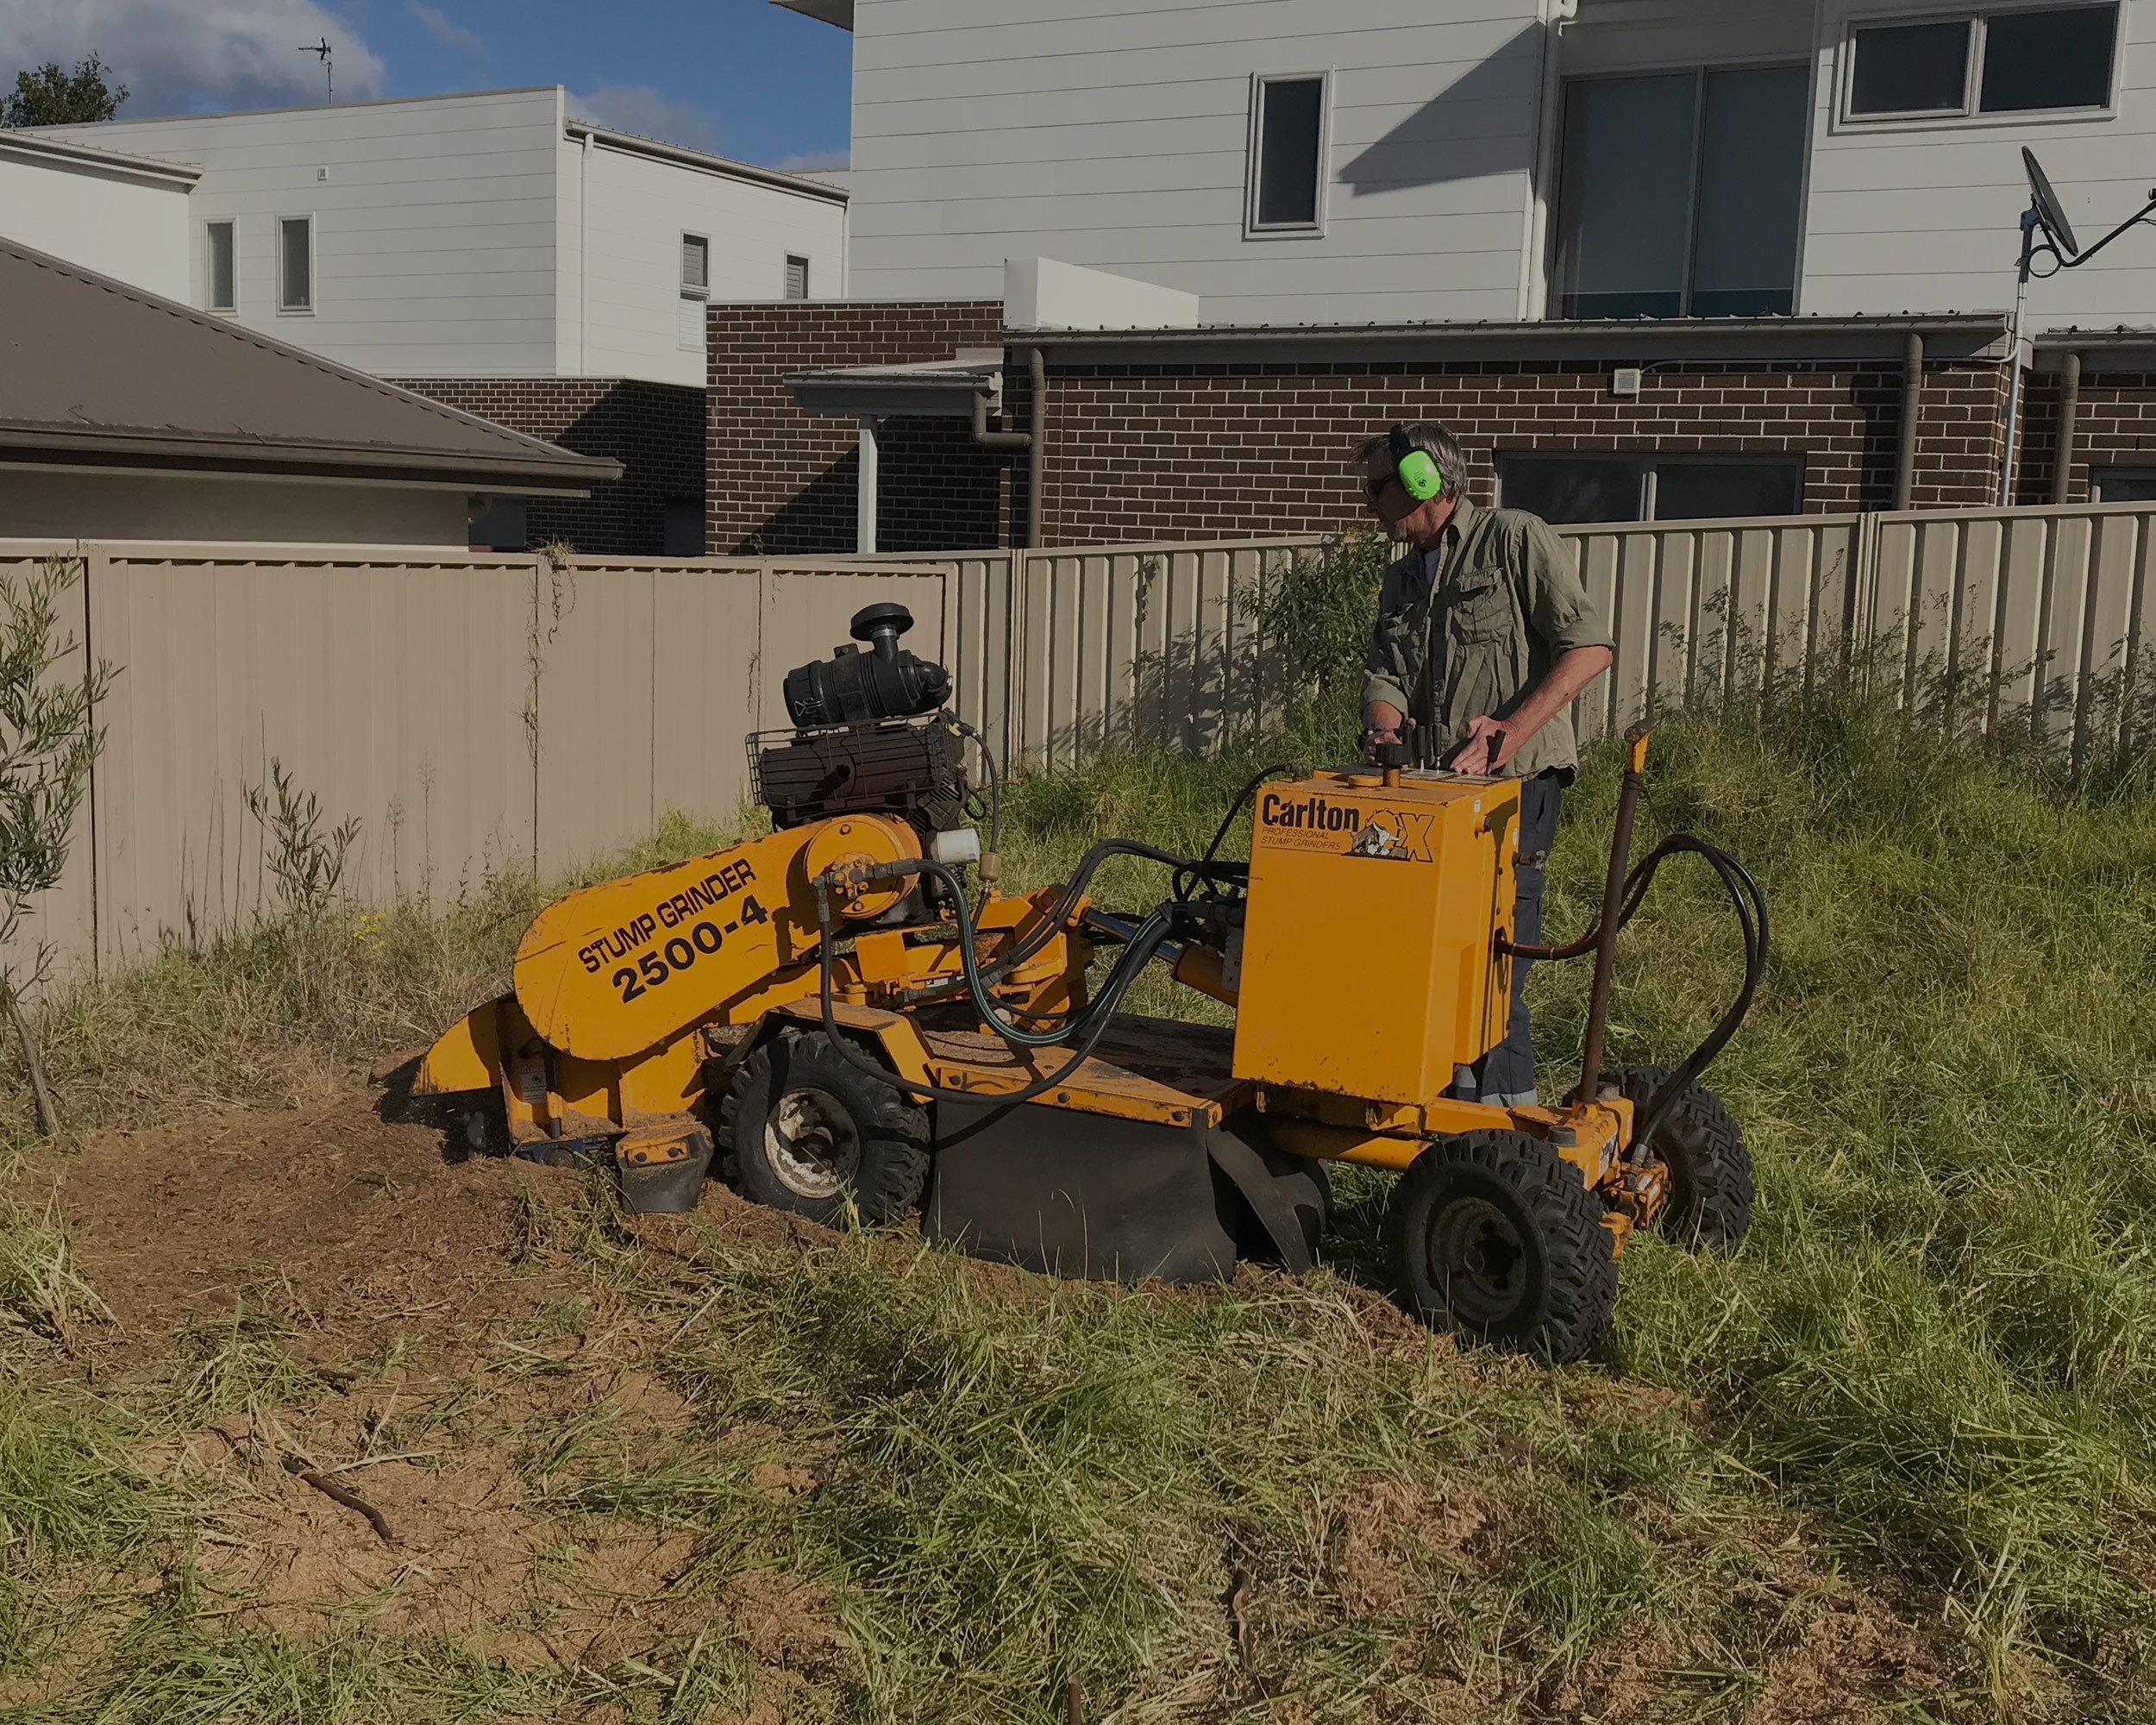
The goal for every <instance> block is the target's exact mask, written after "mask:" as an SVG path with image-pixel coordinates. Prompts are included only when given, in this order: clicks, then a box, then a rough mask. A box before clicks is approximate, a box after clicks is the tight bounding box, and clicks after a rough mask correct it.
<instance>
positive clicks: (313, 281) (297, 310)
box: [235, 210, 322, 317]
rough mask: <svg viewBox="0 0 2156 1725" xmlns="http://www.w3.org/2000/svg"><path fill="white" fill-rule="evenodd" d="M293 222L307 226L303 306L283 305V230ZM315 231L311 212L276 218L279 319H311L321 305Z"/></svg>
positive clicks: (320, 283)
mask: <svg viewBox="0 0 2156 1725" xmlns="http://www.w3.org/2000/svg"><path fill="white" fill-rule="evenodd" d="M293 222H304V223H306V224H307V303H306V304H304V305H287V304H285V227H286V225H287V224H288V223H293ZM315 229H316V223H315V215H314V211H312V210H308V211H306V212H305V213H304V214H294V215H289V216H279V217H278V218H277V315H278V316H279V317H313V316H314V315H315V311H316V310H317V307H319V306H320V305H321V304H322V270H321V268H320V267H319V265H318V263H317V259H316V231H315ZM235 285H236V284H235Z"/></svg>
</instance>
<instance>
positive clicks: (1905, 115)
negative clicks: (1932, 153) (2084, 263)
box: [1833, 0, 2126, 133]
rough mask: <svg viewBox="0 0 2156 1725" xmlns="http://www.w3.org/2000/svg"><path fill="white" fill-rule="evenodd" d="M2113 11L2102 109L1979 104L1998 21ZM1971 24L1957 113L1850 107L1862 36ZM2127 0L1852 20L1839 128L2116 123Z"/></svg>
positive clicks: (1841, 78) (1839, 84)
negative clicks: (2103, 7) (1991, 32)
mask: <svg viewBox="0 0 2156 1725" xmlns="http://www.w3.org/2000/svg"><path fill="white" fill-rule="evenodd" d="M2106 3H2108V4H2109V6H2110V8H2111V78H2110V85H2109V89H2108V91H2106V93H2105V96H2104V100H2103V103H2102V105H2101V106H2097V107H2090V108H2021V109H2009V110H2000V111H1998V112H1996V113H1989V114H1987V113H1985V112H1984V110H1983V109H1982V108H1980V107H1979V106H1978V105H1977V104H1978V103H1980V102H1981V101H1982V100H1983V99H1984V48H1985V45H1986V41H1987V32H1988V27H1989V25H1990V21H1991V20H1992V19H1993V18H1995V17H1999V16H2006V15H2009V14H2013V15H2016V16H2018V15H2020V14H2022V13H2028V12H2074V11H2085V10H2088V9H2091V7H2092V6H2094V5H2096V4H2106ZM1962 22H1965V23H1967V24H1968V26H1969V53H1968V55H1967V58H1966V60H1965V62H1964V64H1963V66H1962V69H1961V106H1960V107H1959V108H1958V109H1956V110H1954V111H1953V112H1952V113H1946V112H1942V111H1940V110H1938V109H1934V108H1921V109H1912V110H1905V111H1903V112H1901V113H1895V114H1858V113H1854V112H1852V110H1851V107H1850V104H1851V103H1852V102H1854V101H1855V100H1856V96H1857V33H1858V31H1859V30H1878V29H1892V28H1895V27H1896V25H1900V24H1952V23H1962ZM2125 23H2126V0H2042V3H2032V0H2007V3H2001V4H1996V5H1990V6H1971V5H1968V4H1966V3H1964V4H1960V5H1954V6H1941V7H1937V8H1934V9H1931V10H1928V11H1899V12H1881V13H1878V14H1877V15H1875V16H1851V17H1847V18H1845V19H1844V20H1843V21H1842V28H1841V41H1840V45H1839V50H1838V52H1837V54H1836V66H1835V69H1834V109H1833V129H1834V130H1835V131H1836V132H1857V133H1864V132H1908V131H1919V132H1937V131H1951V130H1954V129H1959V128H1965V127H1971V126H2056V125H2061V124H2066V123H2071V122H2075V121H2089V120H2115V119H2117V118H2118V116H2119V88H2120V82H2121V79H2122V76H2123V74H2124V72H2125V62H2126V54H2125V53H2124V49H2125V47H2126V42H2125V28H2124V26H2125Z"/></svg>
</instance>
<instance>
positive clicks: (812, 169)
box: [771, 150, 854, 173]
mask: <svg viewBox="0 0 2156 1725" xmlns="http://www.w3.org/2000/svg"><path fill="white" fill-rule="evenodd" d="M853 165H854V153H853V152H852V151H851V150H811V151H810V152H809V153H808V154H806V155H802V156H785V157H782V158H780V160H777V161H774V163H772V164H771V166H774V167H775V168H776V169H778V170H779V172H780V173H829V172H830V170H831V169H833V168H843V167H851V166H853Z"/></svg>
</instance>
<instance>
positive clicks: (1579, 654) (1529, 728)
mask: <svg viewBox="0 0 2156 1725" xmlns="http://www.w3.org/2000/svg"><path fill="white" fill-rule="evenodd" d="M1611 657H1612V655H1611V653H1610V650H1609V649H1608V648H1607V647H1573V648H1570V649H1567V650H1566V651H1565V652H1564V653H1563V654H1561V655H1559V656H1558V658H1557V663H1555V664H1554V665H1552V666H1551V667H1550V669H1549V672H1548V674H1546V675H1545V677H1544V678H1543V680H1542V681H1540V682H1539V683H1537V684H1536V685H1535V686H1534V687H1533V688H1532V689H1530V690H1529V691H1528V692H1527V698H1526V699H1525V700H1523V701H1522V702H1520V705H1519V706H1517V707H1515V708H1514V709H1513V711H1512V712H1510V713H1508V714H1507V715H1506V717H1505V720H1504V726H1505V744H1506V747H1505V754H1506V756H1507V759H1509V758H1510V757H1511V756H1514V755H1515V754H1517V753H1518V752H1519V750H1520V747H1521V746H1522V745H1523V744H1525V743H1526V741H1527V739H1528V738H1529V737H1532V736H1533V735H1534V734H1535V732H1537V731H1539V730H1541V729H1542V727H1543V726H1544V725H1545V724H1548V723H1549V722H1550V721H1551V719H1553V718H1556V717H1557V715H1558V714H1559V713H1560V712H1564V709H1565V708H1566V707H1568V706H1571V705H1572V702H1573V699H1575V698H1576V696H1577V695H1578V693H1579V692H1580V691H1581V690H1582V689H1583V688H1585V687H1587V686H1588V685H1589V683H1591V682H1593V681H1595V678H1597V677H1599V676H1601V674H1602V673H1603V672H1604V671H1606V670H1608V668H1609V665H1610V660H1611Z"/></svg>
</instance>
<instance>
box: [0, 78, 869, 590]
mask: <svg viewBox="0 0 2156 1725" xmlns="http://www.w3.org/2000/svg"><path fill="white" fill-rule="evenodd" d="M19 136H20V137H21V138H22V139H23V140H24V141H26V142H27V143H28V144H29V145H31V146H33V147H34V146H35V145H37V144H38V143H40V142H41V141H43V142H47V143H48V144H49V147H52V148H54V149H60V148H68V147H72V148H74V149H75V150H76V151H77V153H78V154H81V153H82V152H83V151H84V150H85V149H86V148H87V149H95V150H97V151H100V152H124V153H125V154H126V155H127V156H128V157H130V158H134V159H135V160H138V161H147V162H152V163H165V164H169V165H171V171H172V173H174V174H176V175H177V174H180V173H185V174H187V175H189V176H191V187H190V188H189V189H187V190H185V192H184V198H185V206H186V209H185V220H184V229H182V232H183V233H184V240H185V257H184V262H183V263H182V264H181V266H180V269H181V272H183V273H181V275H180V279H179V281H177V282H172V281H168V280H166V279H164V278H166V277H170V276H172V275H173V274H174V273H175V272H174V270H173V267H172V257H171V253H172V235H171V234H170V233H168V232H166V229H170V228H172V225H173V223H172V220H171V219H170V217H169V216H164V217H161V218H160V220H161V225H160V227H159V229H158V232H157V233H156V235H151V234H150V233H149V232H148V231H147V229H145V231H144V233H143V235H142V236H141V246H142V251H143V254H144V256H145V258H146V259H147V258H148V257H150V256H152V255H153V254H154V256H155V257H156V259H157V260H159V261H157V262H156V263H155V264H154V266H152V265H150V264H148V263H147V262H146V263H145V264H144V265H143V268H144V269H145V270H146V271H147V270H149V269H151V268H153V267H154V269H155V270H156V271H158V272H161V274H160V279H158V280H155V281H152V280H147V279H146V280H144V282H143V285H149V286H156V287H159V288H160V291H163V292H168V293H172V296H173V297H174V298H181V299H183V300H185V302H186V303H188V304H192V305H194V306H196V307H197V308H198V309H200V310H203V311H208V312H211V313H213V314H215V315H217V316H220V317H229V318H230V319H232V320H233V321H234V322H235V323H240V324H241V325H243V326H245V327H248V328H250V329H257V330H260V331H261V332H262V333H264V334H266V335H270V336H275V337H276V338H277V339H279V340H280V341H284V342H291V343H292V344H293V345H295V346H298V347H301V348H307V349H309V350H310V351H311V352H314V353H317V354H322V355H323V357H325V358H328V359H331V360H335V361H338V362H339V363H341V364H343V365H348V366H351V367H355V368H357V369H360V370H362V371H366V372H369V373H373V374H374V375H376V376H379V377H384V378H388V379H391V380H394V381H397V382H398V383H401V384H404V385H405V386H408V387H411V388H414V389H417V390H419V391H421V392H424V393H427V394H429V395H433V396H435V397H436V398H439V399H442V400H444V401H446V402H448V403H449V404H450V405H454V406H456V407H459V408H461V409H465V410H467V411H471V412H474V413H478V414H480V415H482V416H484V417H487V418H490V419H493V420H496V421H498V422H499V423H504V424H507V425H511V426H513V427H515V428H516V429H517V430H523V431H526V432H529V433H531V434H534V435H536V436H542V437H545V438H548V439H549V440H554V441H559V442H564V443H566V444H567V446H569V447H571V448H573V449H580V450H582V451H584V452H585V453H588V454H593V455H611V456H612V457H614V458H616V459H617V460H619V461H621V462H622V463H623V464H624V467H625V469H626V470H627V471H626V472H625V474H624V477H623V479H622V480H620V481H619V482H618V483H617V484H614V485H611V486H603V487H601V488H600V490H599V492H598V493H597V494H596V495H595V496H594V497H593V498H592V500H591V501H590V502H589V503H580V504H573V505H572V504H562V505H542V504H538V503H535V504H534V505H533V507H532V511H531V512H530V515H529V516H528V517H517V515H516V511H508V512H505V514H503V516H502V517H500V518H499V519H498V520H496V521H493V522H491V523H490V524H488V525H487V527H486V532H487V533H488V534H489V535H491V536H492V539H493V540H494V541H496V542H499V543H510V542H511V541H513V542H515V543H523V541H524V540H525V539H526V538H527V537H532V538H536V537H542V536H557V535H559V536H567V537H568V538H570V539H572V540H573V541H574V542H575V543H578V544H579V545H580V547H581V548H582V549H586V550H592V551H611V552H624V553H627V552H638V551H640V552H657V551H660V550H661V549H671V550H674V551H690V550H694V549H700V545H701V536H702V526H701V524H702V513H703V511H702V503H701V498H702V492H703V483H704V474H703V413H704V409H703V401H704V387H705V317H704V308H705V305H706V304H708V303H709V302H710V301H711V300H714V299H724V300H757V299H769V300H784V299H787V298H797V299H805V298H821V299H830V298H840V297H842V296H843V293H844V292H845V290H846V266H847V258H846V245H847V216H846V210H847V194H846V192H845V191H843V190H842V189H840V188H839V187H837V186H835V185H830V184H828V183H825V182H824V181H819V180H816V179H802V178H799V177H797V176H794V175H790V174H782V173H774V172H773V171H771V170H768V169H765V168H760V167H752V166H747V165H745V164H743V163H739V162H732V161H728V160H724V159H722V158H719V157H717V156H712V155H708V154H703V153H701V152H698V151H694V150H686V149H680V148H676V147H673V146H670V145H667V144H664V143H660V142H656V141H651V140H647V139H642V138H636V137H630V136H628V135H624V134H621V133H617V132H613V131H610V130H608V129H605V128H603V127H599V126H593V125H591V124H588V123H586V122H582V121H580V120H575V119H573V118H571V117H570V116H568V114H567V111H566V108H565V98H564V96H563V92H562V91H561V87H560V86H559V85H545V86H541V87H538V88H533V89H523V90H504V91H482V92H479V93H476V94H467V95H454V96H441V97H412V98H405V99H398V100H392V101H380V102H360V103H340V104H337V105H335V106H317V107H304V108H286V109H275V110H265V111H260V112H254V113H238V114H212V115H188V116H173V117H170V118H165V119H141V120H121V121H108V122H100V123H98V124H95V125H81V126H66V127H50V128H43V129H38V130H35V131H32V132H27V133H23V134H20V135H19ZM53 172H55V171H54V170H52V169H48V170H47V173H48V177H49V175H50V174H51V173H53ZM7 173H8V166H7V157H6V155H5V154H4V152H0V235H5V236H9V237H20V238H22V239H24V240H25V241H26V242H30V243H35V244H37V245H38V246H40V247H41V248H42V249H45V250H48V251H51V252H53V253H55V254H58V255H60V256H63V257H68V258H71V259H73V260H78V261H82V262H85V263H93V264H94V265H95V267H99V268H103V269H106V270H109V271H111V272H112V273H117V274H121V275H122V276H123V277H126V278H127V279H135V276H134V275H131V274H129V273H128V270H126V269H123V268H118V267H116V258H115V256H114V255H113V253H114V249H115V248H114V247H113V246H112V244H111V243H110V235H109V233H108V232H107V229H108V228H109V225H110V224H105V225H104V226H102V227H101V226H100V225H99V223H97V222H93V220H92V219H91V216H89V214H88V213H87V210H86V209H85V214H84V216H83V217H82V219H81V221H80V222H79V223H77V224H76V228H75V230H74V231H72V232H71V231H69V228H68V223H66V222H65V221H61V222H59V223H53V222H49V221H48V222H46V223H44V224H43V225H42V226H41V228H40V229H39V231H38V232H37V233H36V234H35V235H28V234H25V235H16V234H15V232H14V225H13V224H16V223H22V222H26V221H27V217H25V216H21V215H20V214H19V213H18V211H17V209H16V204H15V203H14V200H13V199H12V198H10V197H9V185H10V183H9V180H8V179H7V178H6V174H7ZM93 251H96V252H97V256H94V257H93V256H91V255H89V254H91V252H93Z"/></svg>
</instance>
